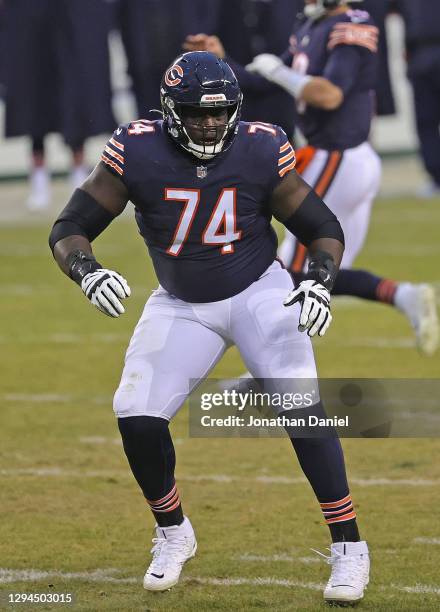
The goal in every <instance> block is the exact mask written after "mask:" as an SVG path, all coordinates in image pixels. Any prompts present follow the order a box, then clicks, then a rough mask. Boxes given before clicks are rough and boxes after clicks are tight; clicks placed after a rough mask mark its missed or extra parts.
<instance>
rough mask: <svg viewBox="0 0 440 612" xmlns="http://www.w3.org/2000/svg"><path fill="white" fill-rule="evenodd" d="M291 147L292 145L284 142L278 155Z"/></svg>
mask: <svg viewBox="0 0 440 612" xmlns="http://www.w3.org/2000/svg"><path fill="white" fill-rule="evenodd" d="M291 146H292V145H291V144H290V142H286V143H285V144H283V146H282V147H280V153H284V151H287V149H288V148H289V147H291Z"/></svg>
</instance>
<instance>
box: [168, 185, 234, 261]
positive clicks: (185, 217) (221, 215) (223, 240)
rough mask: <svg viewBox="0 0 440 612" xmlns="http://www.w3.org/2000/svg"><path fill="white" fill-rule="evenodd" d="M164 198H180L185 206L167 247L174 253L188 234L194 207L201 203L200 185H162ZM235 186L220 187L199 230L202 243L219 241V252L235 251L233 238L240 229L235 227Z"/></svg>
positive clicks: (180, 247)
mask: <svg viewBox="0 0 440 612" xmlns="http://www.w3.org/2000/svg"><path fill="white" fill-rule="evenodd" d="M164 199H165V200H167V201H169V200H175V201H177V202H183V204H184V206H183V209H182V213H181V215H180V219H179V221H178V223H177V227H176V231H175V232H174V236H173V240H172V242H171V244H170V246H169V247H168V249H167V253H168V254H169V255H173V256H174V257H177V256H178V255H179V253H180V251H181V250H182V247H183V245H184V244H185V241H186V239H187V238H188V235H189V232H190V231H191V226H192V224H193V221H194V218H195V215H196V212H197V208H198V206H199V203H200V189H174V188H169V187H166V188H165V198H164ZM236 206H237V190H236V188H235V187H228V188H225V189H222V192H221V193H220V195H219V197H218V199H217V202H216V204H215V206H214V208H213V211H212V214H211V217H210V219H209V221H208V223H207V225H206V227H205V229H204V230H203V232H202V244H218V245H219V246H221V254H222V255H227V254H229V253H233V252H234V244H233V243H234V241H235V240H240V238H241V230H237V228H236Z"/></svg>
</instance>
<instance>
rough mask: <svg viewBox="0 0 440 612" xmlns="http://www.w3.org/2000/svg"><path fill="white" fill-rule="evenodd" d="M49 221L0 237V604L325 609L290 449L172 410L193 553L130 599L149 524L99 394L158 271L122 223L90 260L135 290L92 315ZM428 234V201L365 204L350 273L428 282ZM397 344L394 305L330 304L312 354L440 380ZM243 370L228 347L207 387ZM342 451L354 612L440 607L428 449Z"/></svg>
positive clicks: (374, 445) (348, 373) (403, 341)
mask: <svg viewBox="0 0 440 612" xmlns="http://www.w3.org/2000/svg"><path fill="white" fill-rule="evenodd" d="M48 225H49V224H48V223H44V224H43V223H38V222H37V221H33V222H32V223H28V224H15V225H11V224H9V225H6V226H5V225H4V226H3V227H1V228H0V249H1V254H2V265H1V270H0V275H1V295H2V299H1V306H0V316H1V332H0V341H1V387H0V396H1V407H2V411H1V414H2V416H1V428H0V478H1V485H0V487H1V488H0V491H1V493H0V495H1V517H2V518H1V521H0V542H1V545H0V589H1V590H0V593H1V594H0V609H13V606H9V605H8V604H7V599H6V596H7V594H8V593H11V592H27V593H49V592H52V593H53V592H57V593H61V592H64V593H73V594H74V596H75V600H76V605H75V608H74V609H76V610H84V611H86V610H87V611H89V610H123V611H129V610H130V611H131V610H133V611H134V610H136V611H137V610H143V611H147V610H185V611H193V610H197V611H199V610H200V611H204V610H228V611H229V610H258V609H261V610H267V609H269V608H270V609H272V610H320V609H324V608H325V606H324V604H323V603H322V593H321V585H322V584H323V583H324V582H325V581H326V580H327V578H328V571H329V570H328V566H326V565H325V564H324V563H322V562H321V561H320V560H319V558H318V557H317V556H316V555H315V554H314V553H312V552H311V551H310V548H311V547H313V548H318V549H320V550H324V549H325V547H326V546H328V545H329V540H328V534H327V528H326V526H325V525H324V524H323V522H322V519H321V515H320V510H319V507H318V505H317V503H316V501H315V499H314V497H313V495H312V493H311V489H310V488H309V486H308V485H307V484H306V483H304V482H302V480H301V478H300V477H301V472H300V469H299V467H298V465H297V463H296V460H295V459H294V457H293V454H292V451H291V448H290V444H289V443H288V441H287V440H285V439H271V440H262V439H260V440H257V439H205V440H202V439H190V438H189V437H188V432H187V430H188V422H187V411H186V409H183V410H182V411H181V413H180V414H179V416H178V417H177V418H176V420H175V422H174V423H173V425H172V429H173V433H174V436H175V438H176V450H177V456H178V468H177V478H178V483H179V488H180V491H181V495H182V497H183V503H184V509H185V511H186V513H187V514H188V515H189V516H190V517H191V520H192V522H193V524H194V526H195V529H196V532H197V536H198V542H199V552H198V555H197V557H196V558H195V559H194V560H193V561H191V562H190V563H189V564H188V565H187V566H186V567H185V569H184V573H183V576H184V580H183V582H182V584H181V585H179V586H178V587H176V588H175V589H173V590H172V591H170V592H167V593H164V594H152V593H148V592H146V591H144V590H143V589H142V586H141V579H142V576H143V573H144V571H145V568H146V566H147V564H148V562H149V549H150V539H151V535H152V527H153V520H152V517H151V516H150V515H149V514H148V513H147V512H146V508H145V503H144V502H143V500H142V496H141V494H140V493H139V491H138V489H137V486H136V484H135V482H134V479H133V478H132V477H131V474H130V473H129V470H128V467H127V464H126V460H125V457H124V455H123V452H122V449H121V446H120V444H119V440H118V432H117V427H116V422H115V419H114V416H113V412H112V409H111V399H112V394H113V391H114V389H115V387H116V386H117V384H118V380H119V375H120V371H121V366H122V361H123V357H124V351H125V348H126V345H127V342H128V340H129V338H130V335H131V332H132V329H133V327H134V325H135V323H136V321H137V319H138V317H139V316H140V313H141V309H142V307H143V304H144V302H145V299H146V297H147V296H148V295H149V292H150V290H151V289H152V288H153V287H154V286H155V284H156V282H155V278H154V274H153V272H152V269H151V265H150V262H149V260H148V257H147V256H146V254H145V249H144V246H143V243H142V241H141V239H140V238H138V237H137V231H136V228H135V226H134V222H130V221H129V220H128V219H126V218H123V219H120V220H118V222H116V223H115V224H114V225H113V226H112V227H111V228H110V229H109V230H108V231H107V232H106V233H105V235H104V236H103V237H101V238H100V239H98V240H97V241H96V245H95V252H96V254H97V256H98V257H99V259H100V260H102V261H103V262H104V263H105V265H106V266H107V267H110V268H111V267H114V268H115V269H117V270H118V271H120V272H121V273H122V274H123V275H124V276H125V277H126V278H127V279H128V281H129V283H130V285H131V287H132V289H133V296H132V298H131V299H130V300H129V301H128V302H127V313H126V315H125V316H123V317H121V318H120V319H118V320H112V319H109V318H107V317H104V316H103V315H101V314H100V313H99V312H98V311H97V310H95V309H94V308H93V307H92V306H91V305H90V304H89V303H88V302H87V300H86V299H85V298H84V297H83V296H82V294H81V292H80V291H79V289H78V287H76V286H75V285H74V284H73V283H71V282H69V281H68V280H67V279H66V278H65V277H63V276H62V275H61V273H60V272H59V271H58V269H57V267H56V265H55V264H54V262H53V261H52V258H51V256H50V253H49V250H48V247H47V235H48V231H49V227H48ZM439 227H440V202H439V201H437V202H434V201H433V202H429V203H424V202H415V201H411V200H403V201H382V202H378V203H377V205H376V208H375V211H374V216H373V222H372V228H371V233H370V235H369V239H368V243H367V245H366V247H365V250H364V252H363V255H362V257H361V259H360V260H359V262H358V263H359V265H362V266H368V267H369V268H371V269H372V270H375V271H377V272H378V273H382V274H384V275H389V276H392V277H394V278H396V279H402V280H403V279H408V280H421V279H423V280H426V281H432V282H438V281H439V280H440V279H439V268H438V259H439V255H440V245H439V242H438V228H439ZM411 344H412V332H411V329H410V327H409V324H408V323H407V321H406V320H405V319H404V318H403V317H402V316H401V315H399V314H398V313H397V312H396V311H393V310H392V309H391V308H389V307H387V306H381V305H375V304H368V303H361V302H356V301H347V300H342V301H340V302H339V303H338V302H337V301H336V300H335V305H334V322H333V324H332V327H331V329H330V331H329V332H328V335H327V336H326V337H325V338H324V339H321V340H319V341H317V342H316V344H315V346H316V355H317V361H318V365H319V369H320V375H321V376H323V377H384V378H387V377H391V378H392V377H400V378H406V377H410V378H438V377H440V355H439V354H437V355H436V356H435V357H433V358H430V359H427V358H423V357H421V356H419V355H418V353H417V352H416V350H415V349H414V348H412V346H411ZM241 371H242V364H241V361H240V358H239V355H238V354H237V352H236V351H235V350H230V351H229V352H228V353H227V354H226V356H225V357H224V358H223V360H222V362H221V363H220V364H219V366H218V367H217V368H216V370H215V372H214V373H213V376H219V377H224V376H225V377H232V376H234V375H237V374H238V373H241ZM343 444H344V448H345V451H346V460H347V464H348V470H349V475H350V476H351V479H352V486H351V491H352V495H353V498H354V500H355V504H356V507H357V511H358V517H359V524H360V527H361V530H362V535H363V537H364V538H366V539H367V540H368V542H369V544H370V548H371V551H372V577H371V584H370V587H369V589H368V592H367V597H366V598H365V600H364V601H363V602H362V603H361V604H360V605H359V609H362V610H374V611H379V610H383V611H385V610H386V611H389V610H408V611H414V610H440V578H439V574H438V568H439V565H440V530H439V522H438V507H439V502H440V494H439V485H440V463H439V460H438V457H439V451H440V442H439V440H435V439H405V440H397V439H393V440H356V439H351V440H345V441H344V442H343ZM378 479H382V480H381V483H378V482H377V480H378ZM420 538H422V539H420ZM423 538H425V540H423ZM1 597H3V599H1ZM15 607H18V608H25V607H30V604H27V605H25V604H20V605H19V604H16V606H15ZM61 608H62V607H61V606H50V605H44V606H43V605H40V606H39V609H45V610H49V609H61Z"/></svg>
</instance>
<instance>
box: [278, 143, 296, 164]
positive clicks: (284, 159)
mask: <svg viewBox="0 0 440 612" xmlns="http://www.w3.org/2000/svg"><path fill="white" fill-rule="evenodd" d="M292 157H295V151H294V150H293V149H292V147H290V153H288V154H287V155H284V157H282V158H281V159H280V160H279V162H278V165H279V166H282V165H283V164H285V163H286V162H288V161H289V160H291V159H292Z"/></svg>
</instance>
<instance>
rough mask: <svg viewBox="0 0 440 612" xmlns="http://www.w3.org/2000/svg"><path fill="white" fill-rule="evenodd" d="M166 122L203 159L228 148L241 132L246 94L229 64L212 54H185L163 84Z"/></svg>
mask: <svg viewBox="0 0 440 612" xmlns="http://www.w3.org/2000/svg"><path fill="white" fill-rule="evenodd" d="M160 95H161V104H162V111H163V114H164V121H165V124H166V126H167V128H168V133H169V135H170V136H171V138H172V139H173V140H174V141H175V142H176V143H177V144H179V145H180V146H181V147H182V148H183V149H185V150H186V151H188V152H190V153H192V154H193V155H195V156H196V157H198V158H200V159H212V158H213V157H214V156H215V155H217V154H218V153H220V152H222V151H225V150H226V149H227V148H228V147H229V146H230V145H231V144H232V141H233V139H234V137H235V135H236V133H237V131H238V122H239V119H240V109H241V101H242V94H241V91H240V88H239V86H238V82H237V79H236V77H235V74H234V73H233V71H232V69H231V68H230V67H229V65H228V64H227V63H226V62H224V61H223V60H220V59H218V58H217V57H216V56H215V55H213V54H212V53H208V52H205V51H194V52H190V53H184V54H183V55H181V56H180V57H178V58H177V59H176V60H175V62H174V63H173V64H172V65H171V66H170V67H169V68H168V70H167V71H166V72H165V74H164V77H163V79H162V84H161V90H160Z"/></svg>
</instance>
